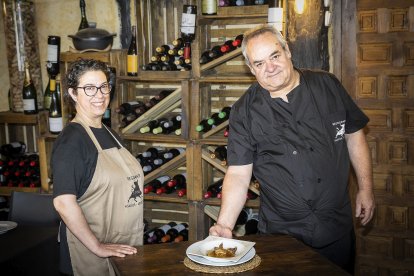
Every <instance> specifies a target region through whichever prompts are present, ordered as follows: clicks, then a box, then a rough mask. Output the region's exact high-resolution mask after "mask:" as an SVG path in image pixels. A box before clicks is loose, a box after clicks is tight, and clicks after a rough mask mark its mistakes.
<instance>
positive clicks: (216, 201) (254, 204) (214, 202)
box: [204, 198, 260, 208]
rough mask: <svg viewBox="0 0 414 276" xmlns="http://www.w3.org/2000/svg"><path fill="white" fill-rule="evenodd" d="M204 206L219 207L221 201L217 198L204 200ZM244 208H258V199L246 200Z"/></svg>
mask: <svg viewBox="0 0 414 276" xmlns="http://www.w3.org/2000/svg"><path fill="white" fill-rule="evenodd" d="M204 204H205V205H214V206H220V205H221V199H219V198H208V199H205V200H204ZM244 206H245V207H249V208H259V206H260V199H259V198H257V199H252V200H249V199H248V200H246V203H245V204H244Z"/></svg>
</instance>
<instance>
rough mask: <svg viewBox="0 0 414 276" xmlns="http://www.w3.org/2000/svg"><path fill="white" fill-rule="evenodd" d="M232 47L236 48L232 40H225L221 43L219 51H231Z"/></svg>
mask: <svg viewBox="0 0 414 276" xmlns="http://www.w3.org/2000/svg"><path fill="white" fill-rule="evenodd" d="M234 49H236V47H235V46H233V40H231V39H230V40H227V41H226V42H224V44H223V45H221V48H220V51H221V52H222V53H223V54H225V53H228V52H231V51H233V50H234Z"/></svg>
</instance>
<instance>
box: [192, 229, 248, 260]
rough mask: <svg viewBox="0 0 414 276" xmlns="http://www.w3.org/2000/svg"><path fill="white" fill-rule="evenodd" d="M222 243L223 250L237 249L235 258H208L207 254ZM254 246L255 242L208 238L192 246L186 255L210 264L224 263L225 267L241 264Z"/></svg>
mask: <svg viewBox="0 0 414 276" xmlns="http://www.w3.org/2000/svg"><path fill="white" fill-rule="evenodd" d="M221 243H223V248H234V247H237V251H236V253H235V256H234V257H232V258H214V257H209V256H207V252H208V251H209V250H212V249H213V248H214V247H218V246H219V245H220V244H221ZM254 245H255V243H254V242H249V241H242V240H234V239H226V238H221V237H216V236H208V237H207V238H206V239H204V240H202V241H199V242H196V243H194V244H192V245H190V246H189V247H188V248H187V251H186V254H187V256H188V257H189V258H190V256H191V257H198V258H201V259H204V260H205V261H208V262H210V263H222V264H223V263H224V265H229V263H236V264H239V262H240V261H241V259H242V258H243V257H244V256H245V255H246V254H247V253H248V252H249V251H250V250H251V249H252V248H253V246H254ZM253 256H254V254H253ZM253 256H251V257H250V259H251V258H253ZM190 259H191V258H190ZM197 260H198V259H197ZM248 260H249V259H248ZM248 260H245V261H248ZM196 262H197V261H196ZM198 262H199V261H198Z"/></svg>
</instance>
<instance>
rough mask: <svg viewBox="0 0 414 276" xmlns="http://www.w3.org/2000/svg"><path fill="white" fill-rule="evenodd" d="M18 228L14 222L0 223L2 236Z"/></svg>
mask: <svg viewBox="0 0 414 276" xmlns="http://www.w3.org/2000/svg"><path fill="white" fill-rule="evenodd" d="M16 227H17V223H16V222H14V221H0V234H3V233H6V232H7V231H10V230H12V229H14V228H16Z"/></svg>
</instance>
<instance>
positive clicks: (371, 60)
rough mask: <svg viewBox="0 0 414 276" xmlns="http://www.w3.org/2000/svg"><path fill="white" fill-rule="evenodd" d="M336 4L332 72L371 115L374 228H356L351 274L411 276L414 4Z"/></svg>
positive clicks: (413, 262) (413, 246)
mask: <svg viewBox="0 0 414 276" xmlns="http://www.w3.org/2000/svg"><path fill="white" fill-rule="evenodd" d="M341 2H342V5H341V7H340V9H341V13H342V16H341V26H342V30H341V35H342V36H341V41H342V43H341V46H342V48H341V54H340V55H338V54H337V55H336V56H340V59H341V64H342V67H341V68H340V72H336V73H337V75H340V77H341V79H342V83H343V84H344V86H345V87H346V88H347V90H348V92H349V93H350V94H351V96H352V97H353V98H354V99H355V100H356V102H357V104H358V106H360V107H361V108H362V109H363V110H364V112H365V113H366V114H367V115H368V117H369V118H370V122H369V123H368V126H367V128H366V131H367V137H368V142H369V147H370V149H371V155H372V161H373V177H374V192H375V196H376V213H375V217H374V219H373V221H372V223H371V224H370V225H369V226H368V227H362V226H360V225H359V224H358V222H357V221H356V223H355V227H356V234H357V263H356V274H358V275H414V0H405V1H402V0H395V1H373V0H371V1H370V0H358V1H356V0H352V1H341ZM336 68H337V67H336ZM356 191H357V184H356V181H355V177H353V178H351V194H352V196H353V201H354V202H355V193H356Z"/></svg>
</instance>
